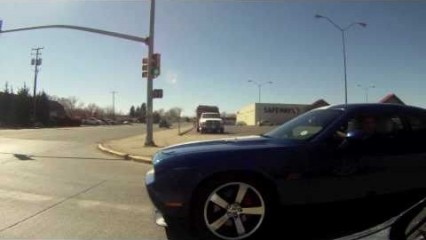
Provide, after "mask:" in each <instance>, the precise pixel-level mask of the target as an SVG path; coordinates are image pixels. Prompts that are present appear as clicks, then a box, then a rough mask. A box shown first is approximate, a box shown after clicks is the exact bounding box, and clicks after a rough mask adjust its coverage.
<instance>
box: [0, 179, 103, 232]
mask: <svg viewBox="0 0 426 240" xmlns="http://www.w3.org/2000/svg"><path fill="white" fill-rule="evenodd" d="M106 181H107V180H102V181H100V182H98V183H96V184H94V185H92V186H90V187H88V188H86V189H83V190H82V191H80V192H77V193H76V194H73V195H71V196H69V197H66V198H64V199H62V200H61V201H59V202H57V203H54V204H52V205H50V206H48V207H47V208H44V209H42V210H40V211H38V212H36V213H34V214H32V215H30V216H28V217H26V218H23V219H21V220H19V221H18V222H16V223H14V224H12V225H10V226H7V227H5V228H2V229H0V233H1V232H4V231H6V230H8V229H11V228H13V227H16V226H17V225H19V224H21V223H23V222H26V221H27V220H30V219H31V218H34V217H36V216H38V215H40V214H42V213H44V212H46V211H48V210H50V209H52V208H54V207H56V206H58V205H60V204H62V203H64V202H66V201H68V200H70V199H72V198H75V197H77V196H78V195H81V194H83V193H86V192H88V191H90V190H92V189H94V188H96V187H98V186H100V185H101V184H103V183H105V182H106Z"/></svg>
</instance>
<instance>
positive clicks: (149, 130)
mask: <svg viewBox="0 0 426 240" xmlns="http://www.w3.org/2000/svg"><path fill="white" fill-rule="evenodd" d="M154 21H155V0H151V10H150V19H149V37H148V59H149V61H152V57H153V54H154ZM151 67H152V64H148V76H147V94H146V97H147V100H146V138H145V146H155V143H154V137H153V135H154V134H153V118H152V111H153V106H152V105H153V104H152V102H153V101H152V97H153V96H152V91H153V82H152V80H153V79H154V74H153V73H152V72H153V71H152V69H151Z"/></svg>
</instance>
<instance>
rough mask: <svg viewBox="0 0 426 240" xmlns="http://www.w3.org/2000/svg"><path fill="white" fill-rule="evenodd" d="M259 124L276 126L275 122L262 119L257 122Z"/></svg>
mask: <svg viewBox="0 0 426 240" xmlns="http://www.w3.org/2000/svg"><path fill="white" fill-rule="evenodd" d="M257 125H258V126H274V123H272V122H271V121H268V120H262V121H259V122H258V123H257Z"/></svg>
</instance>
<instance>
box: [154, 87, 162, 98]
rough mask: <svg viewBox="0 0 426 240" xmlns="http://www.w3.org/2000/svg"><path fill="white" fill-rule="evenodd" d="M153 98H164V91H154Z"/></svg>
mask: <svg viewBox="0 0 426 240" xmlns="http://www.w3.org/2000/svg"><path fill="white" fill-rule="evenodd" d="M152 98H163V89H154V90H152Z"/></svg>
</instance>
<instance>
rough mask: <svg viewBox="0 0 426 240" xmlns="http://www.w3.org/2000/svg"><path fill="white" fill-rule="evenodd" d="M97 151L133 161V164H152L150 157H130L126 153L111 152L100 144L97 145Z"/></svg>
mask: <svg viewBox="0 0 426 240" xmlns="http://www.w3.org/2000/svg"><path fill="white" fill-rule="evenodd" d="M98 149H99V150H101V151H102V152H105V153H109V154H111V155H114V156H117V157H122V158H123V159H124V160H133V161H135V162H141V163H147V164H152V161H151V158H150V157H143V156H137V155H130V154H127V153H123V152H119V151H115V150H112V149H110V148H107V147H105V146H104V145H103V144H102V143H99V144H98Z"/></svg>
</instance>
